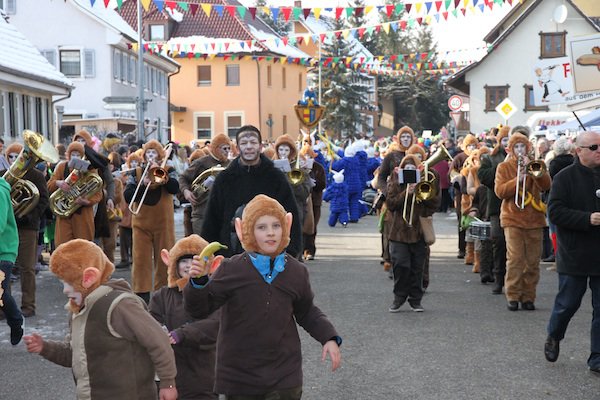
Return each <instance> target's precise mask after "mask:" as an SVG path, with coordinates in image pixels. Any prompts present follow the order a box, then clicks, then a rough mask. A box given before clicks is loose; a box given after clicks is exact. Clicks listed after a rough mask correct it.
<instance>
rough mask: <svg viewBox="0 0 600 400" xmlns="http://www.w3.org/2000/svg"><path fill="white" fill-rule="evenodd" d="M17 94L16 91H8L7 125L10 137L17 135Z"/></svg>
mask: <svg viewBox="0 0 600 400" xmlns="http://www.w3.org/2000/svg"><path fill="white" fill-rule="evenodd" d="M18 115H19V96H18V95H17V94H16V93H13V92H9V93H8V125H9V131H8V133H9V135H10V137H13V138H16V137H17V136H18V135H19V119H18Z"/></svg>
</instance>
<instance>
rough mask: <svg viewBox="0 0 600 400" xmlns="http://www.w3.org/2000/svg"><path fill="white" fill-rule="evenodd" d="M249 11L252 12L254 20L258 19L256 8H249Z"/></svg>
mask: <svg viewBox="0 0 600 400" xmlns="http://www.w3.org/2000/svg"><path fill="white" fill-rule="evenodd" d="M248 11H250V15H251V16H252V19H256V7H248Z"/></svg>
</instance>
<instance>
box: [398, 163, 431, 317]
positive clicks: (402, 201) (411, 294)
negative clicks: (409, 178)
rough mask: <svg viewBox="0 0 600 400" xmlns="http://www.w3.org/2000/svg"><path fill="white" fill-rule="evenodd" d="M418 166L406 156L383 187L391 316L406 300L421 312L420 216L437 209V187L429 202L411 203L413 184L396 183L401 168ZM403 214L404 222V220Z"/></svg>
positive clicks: (423, 249)
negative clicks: (391, 287)
mask: <svg viewBox="0 0 600 400" xmlns="http://www.w3.org/2000/svg"><path fill="white" fill-rule="evenodd" d="M420 164H421V163H420V162H419V159H418V158H417V157H416V156H414V155H412V154H409V155H406V156H405V157H404V158H403V159H402V161H401V162H400V166H399V167H397V168H395V169H394V172H393V173H392V175H391V177H390V181H389V182H388V184H387V196H386V205H387V207H388V209H389V211H391V221H390V229H389V251H390V257H391V260H392V271H393V278H394V290H393V292H394V301H393V302H392V304H391V305H390V308H389V312H391V313H396V312H399V311H400V308H401V307H402V305H403V304H404V303H405V302H406V301H408V303H409V305H410V307H411V308H412V310H413V311H415V312H422V311H423V306H422V305H421V299H422V298H423V286H422V283H423V266H424V263H425V257H426V253H427V245H426V244H425V239H424V237H423V231H422V229H421V223H420V217H429V216H432V215H433V213H435V212H436V211H437V209H438V208H439V206H440V191H439V188H438V190H436V195H435V196H433V197H431V198H430V199H427V200H423V201H420V202H419V201H414V202H413V199H414V197H413V196H416V191H415V189H416V188H417V184H415V183H400V181H399V174H400V173H401V170H402V169H406V170H416V169H418V168H419V165H420ZM434 174H435V173H434ZM425 179H426V177H425ZM438 182H439V178H436V179H435V180H434V181H433V182H432V185H434V186H436V187H439V184H438ZM407 192H408V195H407ZM408 207H412V212H406V213H405V212H404V211H405V210H407V208H408ZM404 214H406V217H407V221H405V220H404Z"/></svg>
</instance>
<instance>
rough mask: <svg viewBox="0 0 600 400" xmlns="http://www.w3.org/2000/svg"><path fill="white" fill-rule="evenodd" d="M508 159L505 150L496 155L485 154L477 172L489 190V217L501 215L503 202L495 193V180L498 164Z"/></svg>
mask: <svg viewBox="0 0 600 400" xmlns="http://www.w3.org/2000/svg"><path fill="white" fill-rule="evenodd" d="M505 158H506V152H505V151H504V150H500V151H498V152H497V153H496V154H493V155H491V154H484V155H483V156H482V157H481V164H480V166H479V170H478V171H477V177H478V178H479V181H480V182H481V184H482V185H484V186H485V187H486V188H487V190H488V193H487V200H488V201H487V204H488V206H487V215H488V217H490V216H492V215H500V206H501V205H502V200H500V199H499V198H498V196H496V192H494V186H495V180H496V169H497V168H498V164H500V163H501V162H503V161H504V159H505Z"/></svg>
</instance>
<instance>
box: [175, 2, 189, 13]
mask: <svg viewBox="0 0 600 400" xmlns="http://www.w3.org/2000/svg"><path fill="white" fill-rule="evenodd" d="M177 5H178V6H179V8H181V9H182V10H183V11H188V10H189V9H190V5H189V4H188V3H186V2H185V1H178V2H177Z"/></svg>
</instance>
